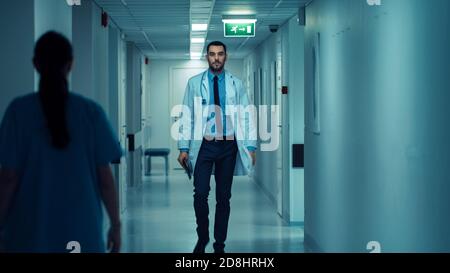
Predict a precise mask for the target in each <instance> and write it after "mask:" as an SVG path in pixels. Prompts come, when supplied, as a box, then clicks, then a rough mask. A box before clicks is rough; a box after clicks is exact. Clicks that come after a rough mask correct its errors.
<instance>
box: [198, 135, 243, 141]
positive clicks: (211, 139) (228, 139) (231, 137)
mask: <svg viewBox="0 0 450 273" xmlns="http://www.w3.org/2000/svg"><path fill="white" fill-rule="evenodd" d="M203 140H204V141H214V142H220V141H233V140H235V137H234V135H233V136H223V137H222V139H220V138H216V137H203Z"/></svg>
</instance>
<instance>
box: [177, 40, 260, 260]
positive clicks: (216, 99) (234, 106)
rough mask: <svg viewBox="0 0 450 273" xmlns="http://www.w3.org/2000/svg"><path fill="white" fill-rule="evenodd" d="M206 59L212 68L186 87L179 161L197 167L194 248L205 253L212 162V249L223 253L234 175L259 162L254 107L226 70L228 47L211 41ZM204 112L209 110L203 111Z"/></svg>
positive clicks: (239, 84)
mask: <svg viewBox="0 0 450 273" xmlns="http://www.w3.org/2000/svg"><path fill="white" fill-rule="evenodd" d="M206 58H207V60H208V63H209V69H208V70H207V71H205V72H203V73H202V74H199V75H197V76H194V77H193V78H191V79H190V80H189V82H188V84H187V87H186V93H185V95H184V100H183V106H184V109H183V114H182V120H183V121H182V122H181V123H182V124H183V127H182V133H181V135H180V139H179V141H178V148H179V150H180V155H179V157H178V161H179V163H180V164H181V165H182V166H183V167H185V168H186V163H187V162H188V160H189V161H190V162H191V163H192V166H193V169H194V209H195V216H196V218H197V235H198V242H197V244H196V246H195V249H194V253H203V252H205V247H206V245H207V244H208V242H209V230H208V227H209V220H208V217H209V216H208V215H209V207H208V195H209V191H210V179H211V174H212V171H213V166H214V177H215V180H216V202H217V204H216V215H215V222H214V239H215V243H214V251H215V252H216V253H223V252H224V248H225V240H226V237H227V229H228V219H229V216H230V198H231V185H232V181H233V175H246V174H248V173H249V172H250V171H251V170H252V168H253V166H254V165H255V162H256V152H255V151H256V125H255V115H256V111H255V107H254V106H253V105H250V102H249V98H248V95H247V92H246V91H245V89H244V86H243V83H242V81H241V80H239V79H238V78H236V77H234V76H233V75H231V73H229V72H228V71H225V69H224V65H225V62H226V60H227V53H226V46H225V45H224V44H223V43H221V42H217V41H216V42H212V43H210V44H209V45H208V47H207V56H206ZM198 101H201V103H200V105H199V103H196V102H198ZM204 111H205V113H207V114H208V115H205V116H204V115H203V113H204ZM222 113H224V114H223V115H222ZM198 130H201V131H198ZM195 132H201V133H200V134H199V135H200V136H199V137H196V136H197V135H196V134H195Z"/></svg>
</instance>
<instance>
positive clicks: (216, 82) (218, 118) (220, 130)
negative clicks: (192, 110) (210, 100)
mask: <svg viewBox="0 0 450 273" xmlns="http://www.w3.org/2000/svg"><path fill="white" fill-rule="evenodd" d="M214 104H215V113H216V129H217V130H216V132H217V133H216V138H219V139H221V138H222V137H223V127H222V118H221V117H222V114H223V113H222V114H221V110H222V109H221V108H220V97H219V77H217V76H214Z"/></svg>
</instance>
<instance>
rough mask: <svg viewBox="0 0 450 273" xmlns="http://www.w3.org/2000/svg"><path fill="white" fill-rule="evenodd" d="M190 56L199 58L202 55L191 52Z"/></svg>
mask: <svg viewBox="0 0 450 273" xmlns="http://www.w3.org/2000/svg"><path fill="white" fill-rule="evenodd" d="M192 56H194V57H201V56H202V53H201V52H191V57H192Z"/></svg>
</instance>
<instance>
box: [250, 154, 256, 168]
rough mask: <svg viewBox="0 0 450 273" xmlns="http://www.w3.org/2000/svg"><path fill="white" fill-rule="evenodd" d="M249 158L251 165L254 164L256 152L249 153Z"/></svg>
mask: <svg viewBox="0 0 450 273" xmlns="http://www.w3.org/2000/svg"><path fill="white" fill-rule="evenodd" d="M250 156H251V157H252V165H253V166H255V164H256V152H250Z"/></svg>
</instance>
